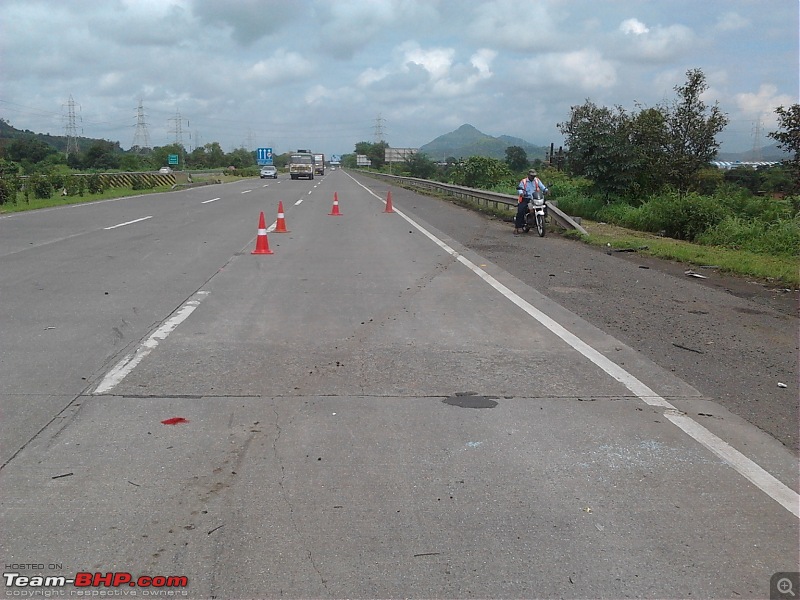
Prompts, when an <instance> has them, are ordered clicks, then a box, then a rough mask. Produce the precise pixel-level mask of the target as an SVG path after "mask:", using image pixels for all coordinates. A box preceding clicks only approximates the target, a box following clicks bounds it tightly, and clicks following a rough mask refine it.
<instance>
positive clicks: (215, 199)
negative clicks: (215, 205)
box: [200, 198, 221, 204]
mask: <svg viewBox="0 0 800 600" xmlns="http://www.w3.org/2000/svg"><path fill="white" fill-rule="evenodd" d="M217 200H221V198H212V199H211V200H203V201H202V202H201V203H200V204H208V203H209V202H216V201H217Z"/></svg>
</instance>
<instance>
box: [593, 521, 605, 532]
mask: <svg viewBox="0 0 800 600" xmlns="http://www.w3.org/2000/svg"><path fill="white" fill-rule="evenodd" d="M594 526H595V527H596V528H597V531H603V530H604V529H605V527H603V526H602V525H600V523H595V524H594Z"/></svg>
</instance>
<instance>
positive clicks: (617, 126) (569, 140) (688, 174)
mask: <svg viewBox="0 0 800 600" xmlns="http://www.w3.org/2000/svg"><path fill="white" fill-rule="evenodd" d="M686 77H687V80H686V83H685V84H684V85H680V86H676V87H675V91H676V92H677V93H678V98H677V100H675V102H674V103H673V104H672V105H671V106H657V107H654V108H646V109H641V110H639V112H635V113H633V114H628V113H627V112H626V111H625V110H623V109H622V108H621V107H617V108H615V109H610V108H607V107H599V106H597V105H595V104H594V103H593V102H591V101H589V100H587V101H586V102H585V103H584V104H583V105H581V106H573V107H572V109H571V112H570V118H569V121H567V122H565V123H560V124H559V125H558V126H559V129H560V130H561V133H562V134H563V135H564V137H565V142H566V145H567V147H568V148H569V155H568V161H567V169H568V170H569V171H570V172H571V173H572V174H573V175H580V176H584V177H587V178H589V179H591V180H592V181H593V182H594V185H595V187H596V188H597V189H598V190H600V191H601V192H603V193H605V195H606V198H607V199H609V200H610V199H611V198H612V196H614V197H620V196H622V197H625V198H627V199H628V200H631V199H633V198H638V199H642V198H644V197H646V196H647V195H649V194H652V193H653V192H656V191H658V190H659V189H660V188H662V187H663V186H665V185H668V184H671V185H673V186H674V187H675V188H676V189H678V190H680V191H682V192H686V191H688V190H693V189H697V188H698V186H699V185H700V179H701V178H700V174H701V172H702V171H703V169H705V168H706V167H707V166H708V163H709V162H710V161H711V160H712V159H713V158H714V156H715V155H716V153H717V150H718V148H719V144H718V142H717V140H716V136H717V134H719V133H720V132H721V131H722V130H723V129H724V127H725V125H726V124H727V122H728V119H727V117H726V116H725V115H724V114H723V113H722V111H721V110H720V109H719V106H718V104H716V103H715V104H714V105H713V106H711V107H709V106H707V105H706V104H705V102H704V101H703V100H702V99H701V98H702V94H703V93H704V92H705V91H706V89H707V87H708V86H707V85H706V80H705V75H703V72H702V71H700V70H699V69H694V70H690V71H687V73H686Z"/></svg>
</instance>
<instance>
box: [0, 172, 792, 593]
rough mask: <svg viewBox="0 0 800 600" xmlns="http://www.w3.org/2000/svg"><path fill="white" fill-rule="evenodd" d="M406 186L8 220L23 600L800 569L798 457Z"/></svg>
mask: <svg viewBox="0 0 800 600" xmlns="http://www.w3.org/2000/svg"><path fill="white" fill-rule="evenodd" d="M385 189H386V185H385V184H378V183H376V182H374V181H372V180H370V179H367V178H363V177H361V176H357V175H351V174H349V173H347V172H345V171H341V170H337V171H334V172H331V173H329V174H327V175H326V176H325V177H324V178H317V179H315V180H313V181H290V180H289V179H288V178H286V179H284V178H281V179H279V180H278V181H275V182H270V183H264V182H262V181H260V180H253V179H251V180H243V181H240V182H237V183H233V184H226V185H224V186H223V185H218V186H205V187H198V188H192V189H189V190H185V191H182V192H173V193H168V194H154V195H147V196H141V197H136V198H129V199H122V200H117V201H107V202H101V203H93V204H86V205H80V206H71V207H63V208H58V209H51V210H44V211H37V212H32V213H21V214H17V215H13V216H8V217H4V218H0V333H2V335H1V336H0V400H2V440H3V442H2V465H3V466H2V471H0V490H1V491H2V494H1V495H0V497H1V500H0V527H2V531H3V534H2V536H1V537H0V551H1V553H2V556H3V559H4V560H5V563H4V566H5V569H4V573H6V575H5V576H4V579H5V586H6V587H5V593H6V595H7V596H15V597H25V596H26V595H27V597H34V596H35V593H36V594H38V595H39V596H42V595H44V592H45V591H48V592H53V594H54V595H55V594H56V593H58V592H63V594H62V595H65V596H66V595H77V594H78V593H79V592H80V593H83V594H86V595H89V594H95V595H100V594H103V595H114V596H124V595H128V596H132V595H134V594H135V595H136V596H138V597H142V596H146V595H153V596H168V594H169V595H171V597H188V598H362V597H406V598H408V597H423V598H428V597H445V598H470V597H475V598H501V597H502V598H533V597H545V598H556V597H561V598H600V597H608V598H622V597H640V598H674V597H708V598H764V597H769V595H770V585H771V579H772V580H773V581H772V583H773V585H774V584H775V581H776V579H775V578H774V577H773V576H774V575H775V574H776V573H780V572H796V571H798V570H800V567H798V516H799V514H800V502H798V494H797V492H798V486H797V473H798V462H797V457H796V455H795V454H794V453H793V452H792V451H790V450H789V449H788V448H787V447H786V446H784V445H783V444H781V443H780V442H779V441H777V440H776V439H775V438H774V437H772V436H770V435H768V434H767V433H765V432H764V431H762V430H761V429H758V428H756V427H755V426H753V425H751V424H750V423H749V422H747V421H745V420H744V419H742V418H738V417H737V416H736V415H735V414H731V413H730V412H728V411H727V410H726V409H725V408H724V407H722V406H720V405H718V404H716V403H715V402H714V401H713V399H711V398H708V397H705V396H704V395H703V394H701V393H700V392H699V391H698V390H697V389H695V388H694V387H692V386H691V385H689V384H688V383H686V382H685V381H682V380H681V379H680V378H678V377H677V376H676V374H675V373H673V372H671V371H668V370H665V369H663V368H661V367H659V366H658V365H656V364H655V363H654V362H652V361H651V360H649V359H648V358H646V357H645V356H644V355H642V354H641V353H639V352H636V351H635V350H633V349H632V348H630V347H628V346H626V345H625V344H624V343H622V342H621V341H619V340H618V339H615V338H614V337H612V336H611V335H609V334H608V333H605V332H604V331H603V330H601V329H600V328H598V327H595V326H594V325H592V324H591V323H589V322H587V321H585V320H584V319H582V318H580V317H578V316H577V315H576V314H574V313H572V312H570V311H569V310H567V309H566V308H564V307H563V306H561V305H559V304H558V303H557V302H555V301H554V300H553V299H551V298H550V297H548V296H545V295H544V294H543V293H542V292H541V291H540V290H537V289H535V286H530V285H528V284H526V283H523V282H522V281H521V280H520V279H518V278H516V277H514V276H513V275H512V274H511V273H509V272H508V271H507V270H504V269H503V268H501V267H499V266H498V265H497V264H494V263H492V262H491V261H489V260H488V259H486V258H485V257H484V256H482V255H481V254H479V253H477V252H475V251H473V250H470V249H468V248H467V247H465V246H464V245H462V243H460V242H459V240H458V239H454V238H452V237H450V236H448V235H446V234H445V233H444V232H443V231H441V230H440V229H437V228H436V227H435V226H433V225H432V224H431V223H430V222H428V221H427V220H426V219H425V218H423V217H422V216H420V215H419V214H417V213H415V209H414V204H415V202H414V195H413V194H411V193H410V192H407V191H404V192H403V193H402V195H401V194H398V196H402V200H398V199H396V200H395V202H394V209H395V212H393V213H387V212H384V210H385V206H384V200H385V194H384V193H383V190H385ZM334 194H335V195H336V196H337V197H338V200H339V209H340V212H341V215H340V216H332V215H330V214H329V213H330V212H331V209H332V202H333V198H334ZM278 201H282V202H283V205H284V209H285V214H286V224H287V227H288V229H289V232H288V233H276V232H270V233H269V234H268V241H269V246H270V249H271V250H272V251H273V254H271V255H253V254H251V251H252V250H253V249H254V247H255V242H256V233H257V225H258V216H259V212H261V211H263V212H264V213H265V215H266V217H267V224H268V225H269V224H270V223H273V222H274V220H275V217H276V216H277V206H278ZM437 210H438V211H439V214H443V211H444V214H446V211H457V210H460V209H457V208H456V207H452V206H450V205H448V204H447V203H441V206H440V207H439V208H438V209H437ZM454 214H455V213H454ZM559 241H561V242H563V240H557V239H556V238H552V239H551V238H544V239H543V240H538V241H537V251H538V252H539V253H540V254H546V253H547V252H548V251H549V250H551V251H554V249H555V244H556V243H558V242H559ZM698 411H702V413H703V414H711V413H712V412H713V413H714V414H715V415H717V416H718V417H719V418H717V419H713V420H710V419H709V420H706V421H701V420H698V417H697V416H696V415H697V414H698ZM165 422H166V423H165ZM8 573H18V574H19V577H28V578H29V577H34V576H36V575H39V574H41V575H44V576H58V575H63V576H65V577H66V578H73V577H75V575H76V574H77V573H91V574H95V573H101V574H103V575H105V574H108V573H119V574H130V576H131V577H132V581H131V584H133V583H134V582H136V581H137V578H139V577H142V576H144V577H151V578H158V577H161V576H164V577H170V576H175V577H185V578H186V586H185V587H170V588H166V587H141V586H139V587H134V586H133V585H129V584H128V582H127V581H125V580H124V577H123V578H119V579H117V583H122V585H120V586H118V587H105V586H103V585H102V582H99V583H101V586H100V587H99V588H92V589H89V588H86V587H74V586H73V585H71V584H68V585H67V586H66V587H65V588H63V589H59V588H53V587H46V588H41V587H37V586H36V585H35V584H36V583H37V581H36V580H34V581H33V582H31V581H28V580H22V579H20V578H19V577H18V576H16V575H13V576H12V575H8ZM85 577H86V576H83V575H82V576H79V577H78V582H79V583H83V582H84V579H85ZM791 577H794V576H791ZM792 581H794V580H792ZM123 582H124V583H123ZM23 583H27V584H30V585H23ZM50 583H53V582H52V581H51V582H50ZM140 583H146V582H140ZM798 591H800V590H798Z"/></svg>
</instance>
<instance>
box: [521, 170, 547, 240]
mask: <svg viewBox="0 0 800 600" xmlns="http://www.w3.org/2000/svg"><path fill="white" fill-rule="evenodd" d="M548 192H549V190H548V189H547V186H546V185H545V184H543V183H542V180H541V179H539V177H538V176H537V175H536V171H534V170H533V169H531V170H530V171H528V176H527V177H525V178H524V179H522V180H521V181H520V182H519V183H518V184H517V196H518V203H517V216H516V217H515V219H514V235H517V234H519V230H520V229H522V228H523V227H525V215H526V214H528V203H529V202H531V200H532V199H533V197H534V194H536V195H537V196H538V195H539V194H546V193H548ZM545 210H547V207H546V206H545ZM545 214H547V213H545Z"/></svg>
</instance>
